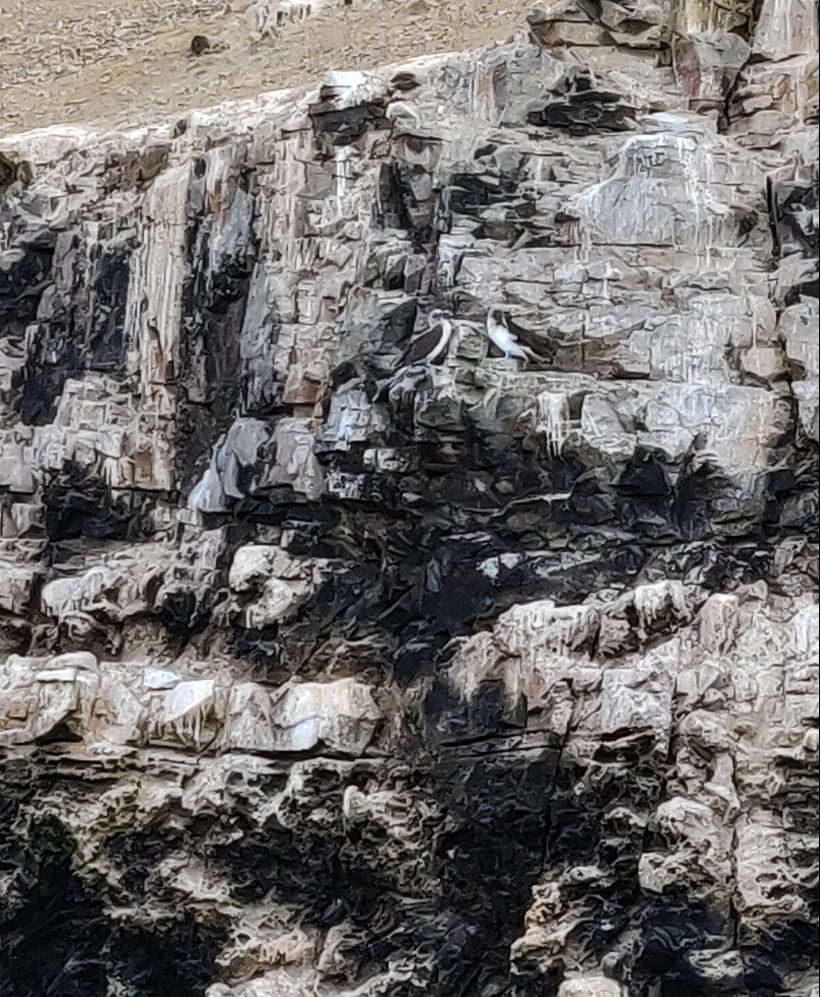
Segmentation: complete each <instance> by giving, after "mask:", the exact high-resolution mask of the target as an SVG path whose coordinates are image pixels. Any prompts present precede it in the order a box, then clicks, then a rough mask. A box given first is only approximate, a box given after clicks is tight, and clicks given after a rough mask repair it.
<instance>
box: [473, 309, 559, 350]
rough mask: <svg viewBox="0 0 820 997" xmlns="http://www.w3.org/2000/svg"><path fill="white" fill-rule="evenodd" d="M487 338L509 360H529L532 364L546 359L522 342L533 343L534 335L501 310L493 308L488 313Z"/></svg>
mask: <svg viewBox="0 0 820 997" xmlns="http://www.w3.org/2000/svg"><path fill="white" fill-rule="evenodd" d="M487 336H488V338H489V340H490V342H491V343H493V345H494V346H497V347H498V349H499V350H501V352H502V353H503V354H504V356H505V357H506V358H507V360H509V359H510V358H511V357H515V358H516V359H517V360H528V361H529V362H530V363H543V362H544V359H545V358H543V357H540V356H539V355H538V354H537V353H536V352H535V350H534V349H533V348H532V346H530V345H528V344H527V343H525V342H522V340H523V339H524V338H529V339H530V340H531V341H532V340H533V336H532V334H531V333H528V332H527V330H526V329H522V328H521V326H518V325H516V324H515V323H514V322H513V321H512V319H511V318H510V317H509V316H508V315H506V314H505V313H504V312H503V311H501V309H500V308H491V309H490V310H489V312H488V313H487Z"/></svg>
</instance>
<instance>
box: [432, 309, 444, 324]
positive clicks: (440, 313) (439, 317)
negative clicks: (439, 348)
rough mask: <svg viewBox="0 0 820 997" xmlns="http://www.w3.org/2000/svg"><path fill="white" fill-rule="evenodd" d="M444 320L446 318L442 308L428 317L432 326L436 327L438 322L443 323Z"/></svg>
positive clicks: (435, 310)
mask: <svg viewBox="0 0 820 997" xmlns="http://www.w3.org/2000/svg"><path fill="white" fill-rule="evenodd" d="M443 318H444V312H443V311H442V309H441V308H434V309H433V310H432V311H431V312H430V314H429V316H428V319H429V321H430V325H435V324H436V322H441V320H442V319H443Z"/></svg>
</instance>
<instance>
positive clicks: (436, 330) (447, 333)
mask: <svg viewBox="0 0 820 997" xmlns="http://www.w3.org/2000/svg"><path fill="white" fill-rule="evenodd" d="M452 335H453V326H452V323H451V322H450V320H449V319H447V318H445V317H444V314H443V313H442V312H440V311H439V310H438V309H436V310H435V311H432V312H430V328H429V329H428V330H427V331H426V332H423V333H422V334H421V335H420V336H418V337H417V338H416V339H414V340H413V341H412V342H411V343H410V345H409V346H408V348H407V350H406V352H405V354H404V356H403V357H402V358H401V362H400V364H399V366H400V367H409V366H410V365H411V364H414V363H421V362H422V361H424V362H426V363H435V362H436V360H438V359H439V357H441V356H442V354H443V353H444V351H445V350H446V349H447V347H448V346H449V345H450V337H451V336H452Z"/></svg>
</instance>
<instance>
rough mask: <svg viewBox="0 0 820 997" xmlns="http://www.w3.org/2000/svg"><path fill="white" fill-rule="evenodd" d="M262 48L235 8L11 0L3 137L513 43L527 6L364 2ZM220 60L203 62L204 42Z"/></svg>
mask: <svg viewBox="0 0 820 997" xmlns="http://www.w3.org/2000/svg"><path fill="white" fill-rule="evenodd" d="M336 3H339V0H335V3H334V5H333V6H330V7H328V8H326V9H325V10H324V11H321V12H319V13H318V14H314V15H313V16H312V17H311V18H310V19H309V20H308V21H305V22H302V23H286V24H285V25H283V26H282V28H281V29H280V30H279V31H278V33H277V36H276V37H275V38H273V39H265V40H263V41H260V42H256V43H255V42H254V41H253V40H252V38H251V34H250V30H249V27H248V24H247V22H246V19H245V17H244V15H243V13H242V11H241V10H238V9H232V7H234V8H236V7H237V6H240V4H238V3H236V0H235V2H234V4H233V5H232V4H231V3H229V2H227V0H127V2H126V0H0V23H2V29H0V30H2V34H0V134H3V133H9V132H16V131H21V130H24V129H28V128H37V127H41V126H45V125H50V124H56V123H59V122H77V123H79V122H90V123H94V124H106V125H117V126H123V125H134V124H137V123H140V122H146V121H149V120H151V119H152V118H154V117H157V116H165V115H167V114H169V113H173V112H174V111H175V110H177V109H178V110H180V111H184V110H187V109H189V108H194V107H205V106H208V105H210V104H215V103H218V102H220V101H223V100H227V99H234V98H243V97H251V96H253V95H254V94H258V93H260V92H263V91H266V90H274V89H278V88H282V87H291V86H295V85H299V84H303V83H307V82H310V81H311V80H314V79H318V78H319V77H320V76H321V75H322V73H323V72H324V71H326V70H327V69H335V68H350V67H355V68H358V69H367V68H372V67H373V66H377V65H380V64H383V63H391V62H396V61H400V60H402V59H405V58H410V57H413V56H416V55H422V54H425V53H427V52H443V51H448V50H452V49H468V48H472V47H476V46H479V45H481V44H484V43H486V42H488V41H491V40H492V39H494V38H500V37H503V36H504V35H506V34H508V33H509V32H510V31H511V30H512V29H514V28H515V27H516V26H518V25H519V24H520V23H521V20H522V17H523V14H524V13H525V12H526V10H527V9H528V8H529V7H530V6H531V3H530V2H528V0H449V2H447V0H353V2H352V4H351V6H341V5H340V6H337V5H336ZM197 33H201V34H204V35H206V37H207V38H208V39H209V41H210V42H211V43H212V46H213V47H214V48H216V49H220V50H218V51H211V52H209V53H207V54H206V55H204V56H202V57H200V58H195V57H193V56H191V55H190V52H189V48H190V42H191V38H192V37H193V35H194V34H197Z"/></svg>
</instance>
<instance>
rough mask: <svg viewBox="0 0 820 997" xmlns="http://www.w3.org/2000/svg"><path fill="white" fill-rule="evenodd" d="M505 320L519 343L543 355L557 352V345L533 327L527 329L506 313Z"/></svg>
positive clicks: (511, 333)
mask: <svg viewBox="0 0 820 997" xmlns="http://www.w3.org/2000/svg"><path fill="white" fill-rule="evenodd" d="M504 322H505V324H506V326H507V328H508V329H509V331H510V335H512V336H513V337H514V338H515V339H516V340H517V341H518V342H519V343H521V344H522V345H523V346H526V347H527V348H528V349H530V350H532V352H533V353H537V354H539V355H541V356H551V355H552V354H554V353H555V347H554V346H553V345H552V343H551V342H550V341H549V339H547V338H546V337H545V336H540V335H539V334H538V333H537V332H533V331H532V329H525V328H524V327H523V326H521V325H519V324H518V323H517V322H515V321H514V320H513V318H512V316H510V315H507V314H506V313H505V315H504Z"/></svg>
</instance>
